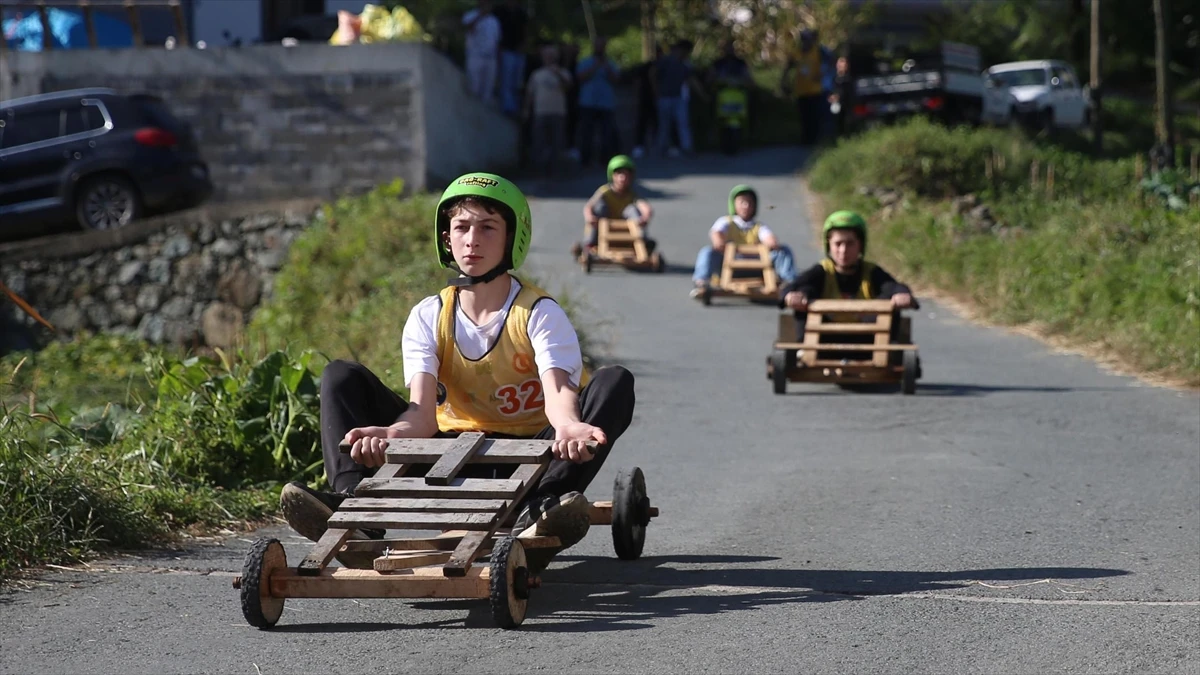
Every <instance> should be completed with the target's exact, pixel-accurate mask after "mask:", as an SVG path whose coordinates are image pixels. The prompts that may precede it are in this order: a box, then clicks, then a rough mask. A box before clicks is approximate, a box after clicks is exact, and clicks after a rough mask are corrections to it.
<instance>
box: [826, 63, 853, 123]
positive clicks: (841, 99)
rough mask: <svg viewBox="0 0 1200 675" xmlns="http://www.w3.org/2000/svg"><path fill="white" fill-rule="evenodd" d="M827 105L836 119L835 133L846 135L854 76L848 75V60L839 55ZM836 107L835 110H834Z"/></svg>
mask: <svg viewBox="0 0 1200 675" xmlns="http://www.w3.org/2000/svg"><path fill="white" fill-rule="evenodd" d="M829 105H830V106H832V107H831V108H830V110H831V112H833V115H834V118H835V119H836V120H837V135H838V136H839V137H840V136H845V135H846V120H847V119H848V118H849V116H850V110H851V107H852V106H853V105H854V78H853V77H851V75H850V61H849V60H848V59H847V58H846V57H844V56H840V57H838V60H837V69H836V73H835V74H834V77H833V93H832V94H830V95H829ZM834 108H836V110H834Z"/></svg>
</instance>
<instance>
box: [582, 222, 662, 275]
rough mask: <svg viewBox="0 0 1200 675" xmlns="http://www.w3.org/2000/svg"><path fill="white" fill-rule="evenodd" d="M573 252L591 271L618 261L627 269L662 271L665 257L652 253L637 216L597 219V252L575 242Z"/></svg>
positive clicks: (584, 269) (584, 267)
mask: <svg viewBox="0 0 1200 675" xmlns="http://www.w3.org/2000/svg"><path fill="white" fill-rule="evenodd" d="M571 255H572V257H574V258H575V260H576V261H577V262H578V263H579V264H580V265H581V266H582V267H583V271H584V272H586V273H588V274H591V273H592V268H593V267H596V266H597V265H619V266H621V267H624V268H625V269H637V270H648V271H652V272H656V273H660V274H661V273H662V272H663V271H664V270H665V269H666V261H665V260H664V259H663V256H662V253H660V252H659V251H654V252H653V253H651V252H650V251H649V247H648V246H647V245H646V231H645V229H644V228H643V227H642V225H641V223H639V222H638V221H636V220H632V219H630V220H623V219H616V218H601V219H599V221H597V223H596V252H595V253H591V252H589V251H588V250H587V249H585V248H584V247H583V246H580V245H579V244H576V245H575V246H574V247H573V248H572V249H571Z"/></svg>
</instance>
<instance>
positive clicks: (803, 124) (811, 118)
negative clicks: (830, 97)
mask: <svg viewBox="0 0 1200 675" xmlns="http://www.w3.org/2000/svg"><path fill="white" fill-rule="evenodd" d="M824 100H825V98H824V97H823V96H821V95H820V94H816V95H814V96H799V97H797V98H796V106H797V108H798V109H799V111H800V145H810V146H811V145H816V144H817V139H818V138H820V134H821V103H822V102H823V101H824Z"/></svg>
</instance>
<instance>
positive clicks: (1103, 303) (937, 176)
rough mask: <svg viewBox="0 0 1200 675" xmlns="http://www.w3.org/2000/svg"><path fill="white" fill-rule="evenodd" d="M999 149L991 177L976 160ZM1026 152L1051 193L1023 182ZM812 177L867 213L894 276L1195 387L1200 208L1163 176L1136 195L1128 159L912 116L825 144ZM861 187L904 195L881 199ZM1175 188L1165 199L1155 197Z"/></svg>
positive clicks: (1188, 185) (1188, 183)
mask: <svg viewBox="0 0 1200 675" xmlns="http://www.w3.org/2000/svg"><path fill="white" fill-rule="evenodd" d="M996 155H1000V156H1002V157H1003V158H1004V160H1003V163H1002V164H1001V165H1000V166H1001V168H1000V169H998V170H996V171H995V173H994V176H993V177H991V178H989V176H988V175H987V169H986V161H987V158H989V157H994V156H996ZM1034 162H1037V163H1038V165H1039V167H1040V171H1041V173H1040V175H1041V176H1043V177H1044V172H1045V167H1046V166H1048V165H1050V164H1053V165H1054V166H1055V167H1056V173H1055V176H1056V179H1055V185H1054V189H1053V192H1049V191H1047V190H1046V188H1045V183H1044V182H1043V181H1044V178H1043V179H1042V180H1040V181H1039V183H1038V184H1037V186H1032V185H1031V184H1030V170H1031V166H1032V164H1033V163H1034ZM811 184H812V186H813V188H814V189H816V190H817V191H819V192H821V193H823V194H824V195H826V197H827V201H829V202H830V203H831V204H836V205H837V207H838V208H842V207H849V208H856V209H859V210H861V211H863V212H864V213H868V214H874V217H872V218H870V221H871V223H872V228H871V238H872V239H871V251H872V254H873V257H876V258H878V259H879V260H880V262H882V263H883V264H885V265H886V266H888V267H889V268H892V271H893V273H895V274H897V275H900V276H901V278H908V279H912V280H914V281H917V282H920V283H922V284H926V285H930V286H933V287H936V288H939V289H942V290H944V291H948V292H950V293H952V294H954V295H957V296H959V297H962V298H965V299H967V300H969V301H970V302H971V303H972V304H973V305H974V306H975V307H976V308H978V309H979V310H981V312H982V313H983V314H984V315H985V316H986V317H988V318H989V319H991V320H993V321H996V322H998V323H1001V324H1007V325H1020V324H1033V325H1037V326H1039V327H1040V328H1042V329H1043V331H1044V332H1046V333H1048V334H1051V335H1055V336H1059V337H1062V338H1065V339H1067V340H1069V341H1071V342H1073V343H1075V344H1077V345H1079V346H1088V347H1093V348H1096V347H1098V348H1099V349H1100V350H1101V351H1102V352H1105V353H1106V354H1108V355H1110V356H1113V357H1115V358H1116V359H1117V360H1119V361H1120V362H1123V363H1124V364H1125V365H1126V366H1129V367H1132V368H1135V369H1137V370H1139V371H1141V372H1143V373H1146V374H1150V375H1154V376H1159V377H1163V378H1166V379H1169V380H1172V381H1176V382H1180V383H1182V384H1185V385H1187V386H1193V387H1194V386H1200V343H1198V342H1197V341H1196V339H1195V337H1196V335H1200V238H1198V237H1197V236H1196V223H1198V222H1200V208H1197V207H1196V206H1190V207H1189V206H1188V205H1187V201H1186V198H1184V199H1180V197H1179V196H1180V195H1182V194H1186V191H1187V190H1188V189H1192V190H1197V191H1198V192H1200V185H1196V184H1195V181H1194V180H1191V179H1189V178H1188V177H1187V176H1186V175H1183V174H1181V173H1174V174H1171V175H1166V176H1164V177H1163V180H1160V181H1158V183H1156V184H1155V185H1153V186H1147V187H1153V188H1154V190H1155V191H1154V192H1148V191H1147V189H1143V188H1142V187H1141V186H1139V185H1138V184H1137V182H1136V181H1135V179H1134V162H1133V160H1132V159H1129V158H1125V159H1118V160H1094V159H1092V158H1090V157H1088V156H1085V155H1081V154H1078V153H1074V152H1071V151H1069V150H1064V149H1062V147H1061V146H1060V147H1046V146H1040V145H1036V144H1034V143H1033V142H1031V141H1029V140H1027V139H1025V138H1023V137H1021V136H1019V135H1016V134H1013V133H1010V132H1008V131H1003V130H995V129H976V130H972V129H955V130H948V129H944V128H942V127H939V126H936V125H933V124H930V123H928V122H925V121H922V120H916V121H913V122H912V123H909V124H905V125H902V126H897V127H893V128H885V129H878V130H874V131H872V132H868V133H865V134H863V135H860V136H857V137H854V138H851V139H849V140H846V141H843V142H842V143H840V144H839V145H838V146H837V147H835V148H831V149H829V150H827V151H826V152H824V153H823V154H822V155H821V156H820V157H819V159H818V160H817V161H816V163H815V165H814V166H813V168H812V171H811ZM862 186H876V187H889V188H893V189H896V190H899V191H900V192H901V193H902V194H904V195H905V197H904V200H903V201H902V202H901V204H900V207H899V208H898V209H897V208H896V207H893V208H892V209H887V210H886V212H887V216H886V217H885V209H882V208H881V205H880V203H879V202H878V201H876V199H875V198H874V197H871V196H868V195H864V194H861V193H860V192H858V188H859V187H862ZM967 193H974V194H976V195H978V196H979V197H980V198H981V199H982V201H983V202H984V203H985V204H986V205H987V206H988V207H989V209H990V210H991V212H992V214H993V215H994V217H995V220H996V221H997V223H998V225H997V226H995V227H992V228H987V229H981V228H979V227H978V226H976V225H973V224H972V219H970V218H968V217H964V216H963V215H960V214H958V213H956V211H955V210H954V209H953V208H952V202H951V200H950V198H952V197H954V196H956V195H964V194H967ZM1167 194H1171V195H1174V197H1175V198H1174V199H1173V200H1171V201H1170V203H1169V204H1168V201H1167V198H1166V197H1165V196H1164V195H1167Z"/></svg>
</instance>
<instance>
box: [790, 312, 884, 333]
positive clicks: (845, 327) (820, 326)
mask: <svg viewBox="0 0 1200 675" xmlns="http://www.w3.org/2000/svg"><path fill="white" fill-rule="evenodd" d="M809 316H812V315H811V314H810V315H809ZM804 332H805V333H835V334H836V333H846V334H850V333H854V334H871V333H879V332H883V333H884V334H886V333H887V330H884V329H881V328H880V327H879V325H878V324H874V323H824V322H822V323H817V324H810V325H805V326H804Z"/></svg>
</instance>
